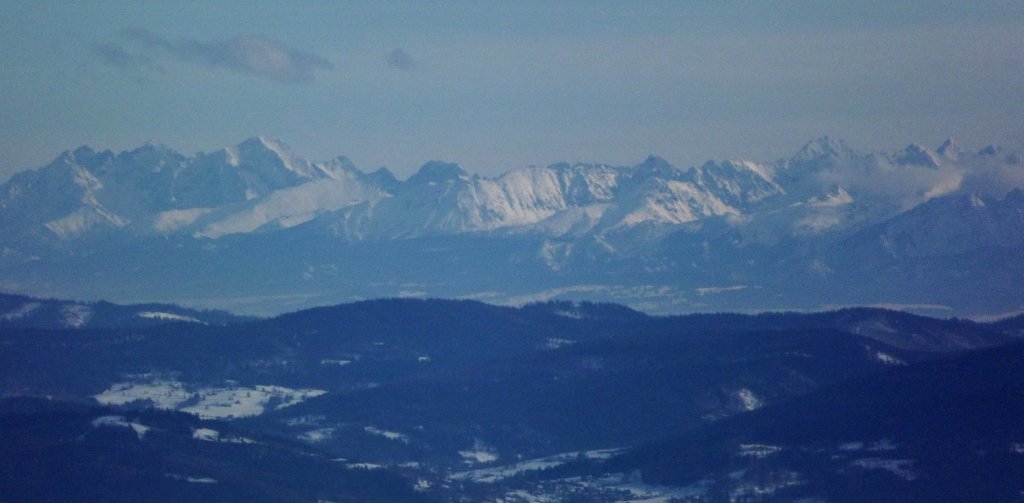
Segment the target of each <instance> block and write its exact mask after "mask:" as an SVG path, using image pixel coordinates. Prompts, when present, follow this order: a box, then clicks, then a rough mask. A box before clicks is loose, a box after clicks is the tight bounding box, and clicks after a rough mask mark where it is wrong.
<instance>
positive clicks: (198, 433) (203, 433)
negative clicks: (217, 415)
mask: <svg viewBox="0 0 1024 503" xmlns="http://www.w3.org/2000/svg"><path fill="white" fill-rule="evenodd" d="M192 438H193V439H194V440H203V441H205V442H219V441H220V432H219V431H217V430H211V429H210V428H196V429H194V430H192Z"/></svg>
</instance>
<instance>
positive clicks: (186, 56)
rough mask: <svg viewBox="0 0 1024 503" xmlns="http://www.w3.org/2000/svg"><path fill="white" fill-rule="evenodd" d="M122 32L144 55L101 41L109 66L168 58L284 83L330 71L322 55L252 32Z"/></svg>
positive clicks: (96, 49) (100, 52)
mask: <svg viewBox="0 0 1024 503" xmlns="http://www.w3.org/2000/svg"><path fill="white" fill-rule="evenodd" d="M122 35H124V37H125V38H126V39H127V40H129V41H130V42H132V43H134V44H135V45H137V46H139V48H141V49H142V50H145V51H149V52H148V54H132V53H129V52H128V51H126V50H125V49H124V48H123V47H121V46H118V45H115V44H101V45H97V46H96V47H94V52H95V53H96V54H97V55H99V56H100V58H101V59H102V60H103V61H104V62H105V63H107V64H109V65H111V66H117V67H121V68H129V67H132V66H136V67H137V66H138V64H139V63H140V62H142V61H148V59H149V58H153V59H155V58H159V57H171V58H174V59H177V60H179V61H183V62H187V63H194V64H197V65H200V66H202V67H205V68H211V69H222V70H228V71H232V72H235V73H238V74H242V75H251V76H254V77H264V78H268V79H271V80H275V81H277V82H281V83H284V84H302V83H307V82H311V81H312V80H313V77H314V74H315V73H316V72H317V71H321V70H331V69H333V68H334V64H333V63H331V62H330V61H329V60H327V59H326V58H324V57H322V56H319V55H316V54H313V53H309V52H304V51H300V50H298V49H294V48H291V47H288V46H285V45H283V44H281V43H279V42H276V41H273V40H270V39H267V38H263V37H258V36H252V35H239V36H236V37H234V38H231V39H227V40H213V41H203V40H197V39H192V38H178V39H171V38H168V37H165V36H163V35H161V34H159V33H154V32H151V31H149V30H144V29H138V28H133V29H128V30H124V31H123V32H122Z"/></svg>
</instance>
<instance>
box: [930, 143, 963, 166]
mask: <svg viewBox="0 0 1024 503" xmlns="http://www.w3.org/2000/svg"><path fill="white" fill-rule="evenodd" d="M936 152H937V153H938V154H939V155H941V156H942V157H945V158H946V159H951V160H954V161H955V160H956V159H957V158H959V157H960V154H961V153H962V152H963V151H962V150H961V149H960V145H958V144H957V142H956V140H954V139H953V138H946V141H944V142H942V145H940V146H939V148H938V149H937V150H936Z"/></svg>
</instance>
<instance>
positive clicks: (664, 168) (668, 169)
mask: <svg viewBox="0 0 1024 503" xmlns="http://www.w3.org/2000/svg"><path fill="white" fill-rule="evenodd" d="M633 173H634V174H636V175H637V176H640V177H648V176H658V177H663V178H671V177H673V176H675V175H678V174H679V173H681V171H679V170H678V169H677V168H676V167H675V166H673V165H672V164H671V163H669V162H668V161H666V160H665V159H664V158H662V157H659V156H656V155H653V154H652V155H649V156H647V159H644V162H642V163H640V164H637V165H636V166H635V167H634V168H633Z"/></svg>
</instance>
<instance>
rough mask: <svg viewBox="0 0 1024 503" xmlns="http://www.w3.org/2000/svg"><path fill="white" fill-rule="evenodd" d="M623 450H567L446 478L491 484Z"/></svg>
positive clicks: (458, 473)
mask: <svg viewBox="0 0 1024 503" xmlns="http://www.w3.org/2000/svg"><path fill="white" fill-rule="evenodd" d="M624 450H625V449H598V450H593V451H580V452H567V453H562V454H556V455H554V456H548V457H544V458H537V459H530V460H527V461H521V462H519V463H515V464H512V465H505V466H495V467H492V468H480V469H477V470H470V471H465V472H457V473H453V474H451V475H449V476H448V478H450V479H452V480H470V481H473V482H476V483H480V484H492V483H494V482H498V481H500V480H503V479H507V478H509V477H513V476H516V475H519V474H521V473H524V472H528V471H533V470H545V469H548V468H554V467H556V466H561V465H563V464H565V463H568V462H570V461H575V460H577V459H592V460H605V459H609V458H611V457H612V456H614V455H616V454H619V453H621V452H623V451H624Z"/></svg>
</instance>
